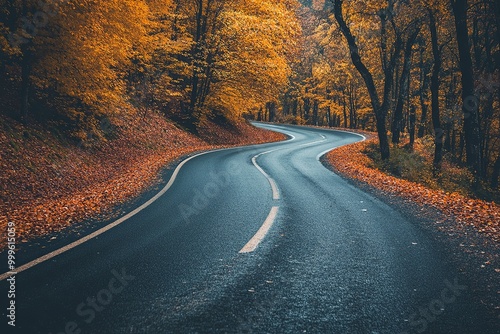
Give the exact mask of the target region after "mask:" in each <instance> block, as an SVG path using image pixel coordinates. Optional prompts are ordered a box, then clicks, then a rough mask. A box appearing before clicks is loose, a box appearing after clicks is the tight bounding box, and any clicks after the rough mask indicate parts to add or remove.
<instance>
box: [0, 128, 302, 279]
mask: <svg viewBox="0 0 500 334" xmlns="http://www.w3.org/2000/svg"><path fill="white" fill-rule="evenodd" d="M285 134H286V135H288V136H290V139H288V140H285V141H283V142H278V143H284V142H290V141H294V140H295V139H296V138H295V136H293V135H291V134H289V133H285ZM250 146H254V145H250ZM241 147H244V146H240V147H231V148H222V149H218V150H212V151H207V152H201V153H198V154H196V155H193V156H192V157H189V158H187V159H185V160H183V161H182V162H181V163H180V164H179V165H178V166H177V168H176V169H175V170H174V173H173V174H172V176H171V177H170V180H169V181H168V183H167V184H166V185H165V187H164V188H163V189H162V190H160V192H159V193H157V194H156V195H155V196H154V197H153V198H151V199H150V200H148V201H147V202H146V203H144V204H142V205H141V206H139V207H138V208H136V209H135V210H133V211H131V212H129V213H128V214H126V215H125V216H123V217H121V218H119V219H117V220H115V221H114V222H112V223H110V224H108V225H106V226H104V227H102V228H100V229H99V230H97V231H95V232H93V233H91V234H89V235H87V236H85V237H83V238H81V239H78V240H76V241H74V242H72V243H70V244H68V245H66V246H64V247H61V248H59V249H56V250H55V251H52V252H50V253H48V254H45V255H43V256H41V257H39V258H37V259H35V260H33V261H31V262H28V263H26V264H24V265H22V266H20V267H17V268H16V269H15V272H12V271H9V272H6V273H3V274H1V275H0V282H1V281H3V280H5V279H7V278H9V277H11V276H14V275H17V274H19V273H21V272H23V271H25V270H27V269H30V268H32V267H34V266H36V265H38V264H40V263H42V262H45V261H47V260H50V259H52V258H53V257H56V256H58V255H60V254H62V253H65V252H67V251H69V250H70V249H73V248H75V247H77V246H79V245H81V244H83V243H85V242H87V241H89V240H91V239H93V238H95V237H97V236H99V235H101V234H103V233H104V232H107V231H109V230H111V229H112V228H113V227H116V226H118V225H120V224H121V223H123V222H124V221H126V220H128V219H129V218H131V217H133V216H135V215H136V214H138V213H139V212H141V211H142V210H144V209H146V208H147V207H148V206H150V205H151V204H153V203H154V202H155V201H156V200H157V199H158V198H160V197H161V196H163V194H165V193H166V192H167V191H168V190H169V189H170V187H172V185H173V184H174V182H175V180H176V178H177V175H178V174H179V172H180V170H181V169H182V167H183V166H184V165H185V164H186V163H188V162H189V161H191V160H193V159H194V158H197V157H199V156H202V155H205V154H210V153H215V152H220V151H224V150H228V149H229V150H234V149H238V148H241Z"/></svg>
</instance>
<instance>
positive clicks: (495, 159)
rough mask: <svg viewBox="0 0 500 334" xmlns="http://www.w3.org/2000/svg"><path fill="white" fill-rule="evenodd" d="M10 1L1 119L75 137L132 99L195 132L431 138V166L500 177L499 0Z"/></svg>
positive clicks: (4, 7)
mask: <svg viewBox="0 0 500 334" xmlns="http://www.w3.org/2000/svg"><path fill="white" fill-rule="evenodd" d="M0 3H1V6H0V99H1V101H2V108H1V109H0V115H1V117H3V118H4V119H7V118H8V119H11V120H15V121H16V122H19V123H22V124H24V125H25V126H28V127H29V126H30V124H41V125H42V126H43V127H46V128H53V127H55V128H57V129H58V131H61V132H62V133H63V135H64V136H65V137H67V138H70V139H71V140H73V141H74V143H79V142H82V141H86V140H87V139H89V138H92V139H93V140H95V138H105V137H106V136H107V135H109V134H108V133H107V132H109V131H108V130H109V129H110V126H109V124H110V122H111V123H112V121H110V119H112V118H116V117H120V115H121V114H125V113H130V112H135V113H137V114H144V115H147V113H146V112H151V111H152V112H155V113H158V114H160V115H162V116H163V117H165V118H166V119H167V120H169V121H171V122H173V123H175V124H176V125H177V126H179V127H181V128H183V129H186V130H187V131H189V132H191V133H194V134H196V133H197V131H198V128H199V126H200V124H203V122H205V121H206V120H211V121H214V122H217V123H219V124H225V125H227V126H231V124H233V123H235V122H237V121H238V120H241V119H242V118H245V119H253V120H259V121H269V122H284V123H292V124H308V125H317V126H328V127H343V128H349V129H362V130H366V131H376V132H377V136H378V140H379V146H378V149H377V150H378V154H379V155H380V159H381V160H382V161H384V160H388V159H390V157H391V152H392V151H394V150H397V149H400V148H401V147H404V149H405V150H409V151H412V150H413V148H414V145H415V141H418V140H424V139H426V140H427V141H430V142H431V143H432V146H433V151H434V152H433V161H432V170H433V173H434V176H435V177H438V176H439V175H440V173H442V172H443V171H442V168H443V167H442V165H443V160H444V159H446V160H449V161H452V162H453V163H454V164H457V165H458V166H463V167H464V168H466V169H467V170H468V171H469V172H470V175H471V178H472V179H473V183H474V184H475V186H476V187H477V188H488V189H493V190H495V189H498V182H499V175H500V108H499V103H500V100H499V99H500V94H499V93H500V90H499V82H500V78H499V64H500V46H499V25H500V4H499V2H498V1H495V0H484V1H479V0H469V1H467V0H419V1H407V0H372V1H368V2H367V1H359V0H351V1H341V0H316V1H306V0H304V1H301V2H299V1H297V0H188V1H185V0H134V1H132V0H123V1H116V0H110V1H99V0H39V1H38V0H37V1H35V0H2V1H0ZM103 124H106V126H104V127H103ZM111 125H112V124H111Z"/></svg>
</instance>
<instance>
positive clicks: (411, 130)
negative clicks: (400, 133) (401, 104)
mask: <svg viewBox="0 0 500 334" xmlns="http://www.w3.org/2000/svg"><path fill="white" fill-rule="evenodd" d="M416 120H417V115H416V112H415V106H411V107H410V122H409V126H408V132H409V133H410V151H413V147H414V146H415V122H416Z"/></svg>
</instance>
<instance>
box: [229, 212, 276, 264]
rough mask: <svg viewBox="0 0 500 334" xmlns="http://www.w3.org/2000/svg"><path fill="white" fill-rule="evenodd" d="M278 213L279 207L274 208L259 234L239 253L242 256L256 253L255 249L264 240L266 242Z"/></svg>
mask: <svg viewBox="0 0 500 334" xmlns="http://www.w3.org/2000/svg"><path fill="white" fill-rule="evenodd" d="M278 211H279V207H277V206H273V208H272V209H271V212H269V215H268V216H267V218H266V220H265V221H264V224H262V226H261V227H260V228H259V230H258V231H257V233H255V235H254V236H253V237H252V239H250V241H249V242H247V244H246V245H245V246H244V247H243V248H242V249H241V250H240V251H239V253H240V254H246V253H251V252H253V251H255V249H257V247H258V246H259V244H260V243H261V242H262V240H264V238H265V237H266V235H267V233H268V232H269V230H270V229H271V227H272V226H273V224H274V221H275V219H276V216H277V215H278Z"/></svg>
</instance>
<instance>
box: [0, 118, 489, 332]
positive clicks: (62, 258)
mask: <svg viewBox="0 0 500 334" xmlns="http://www.w3.org/2000/svg"><path fill="white" fill-rule="evenodd" d="M258 126H260V127H263V128H268V129H272V130H275V131H280V132H283V133H285V134H287V135H288V136H289V139H288V140H287V141H285V142H280V143H271V144H264V145H257V146H249V147H240V148H231V149H225V150H219V151H214V152H209V153H205V154H200V155H197V156H194V157H192V158H190V159H188V160H184V162H182V163H181V164H179V165H177V166H176V168H174V169H172V170H169V171H168V172H167V174H166V176H167V180H170V182H168V183H165V184H164V185H162V186H161V187H164V188H163V190H162V189H158V191H156V193H158V192H159V191H161V192H160V193H159V194H157V196H156V197H154V198H153V199H151V200H150V198H151V197H150V198H146V199H145V200H144V203H142V206H140V207H139V209H136V210H135V211H133V212H132V214H129V215H128V216H127V217H126V218H127V219H121V220H119V221H115V222H110V224H111V225H106V226H107V227H106V226H101V228H102V229H101V230H98V229H96V230H95V231H92V232H93V234H91V235H90V236H89V237H87V238H86V239H83V240H81V239H77V238H75V237H73V239H71V238H70V239H71V240H69V239H68V240H69V241H64V240H63V241H61V242H64V243H65V244H59V245H58V247H56V248H55V246H53V245H48V246H47V247H46V249H45V252H43V251H40V250H37V251H31V250H29V249H28V250H25V251H23V252H20V254H19V260H18V261H22V262H19V264H27V265H26V266H24V267H21V268H20V270H23V271H21V272H19V273H18V274H17V275H16V296H15V301H16V311H15V314H16V327H15V328H14V327H10V326H6V325H7V320H8V318H7V317H6V316H7V314H8V311H7V310H6V308H7V307H8V305H7V303H6V302H3V304H2V308H1V313H2V319H3V320H2V326H4V325H5V326H6V329H7V331H1V332H2V333H53V334H56V333H58V334H59V333H75V334H78V333H107V334H109V333H360V334H362V333H368V334H381V333H495V332H498V329H497V328H495V327H493V325H494V324H493V323H492V321H491V316H490V315H489V314H488V313H487V312H486V310H485V309H483V307H482V305H481V304H480V303H479V302H477V301H476V298H474V292H473V289H471V286H470V284H469V283H468V282H467V281H464V279H463V278H462V276H461V275H460V274H459V272H458V271H457V269H456V268H454V267H453V265H451V264H450V262H449V261H448V260H447V258H446V257H445V255H444V254H443V252H442V250H441V248H440V246H439V245H438V244H437V243H436V242H434V241H433V239H432V238H431V237H430V236H429V235H428V234H427V233H424V232H423V231H422V230H421V229H419V227H418V226H417V225H416V224H414V223H412V222H411V221H408V220H407V219H405V218H404V217H403V216H402V215H401V214H400V213H399V212H398V211H397V210H395V209H394V208H392V207H390V206H388V205H386V204H384V203H383V202H382V201H380V200H379V199H377V198H375V197H373V196H372V195H370V194H367V193H366V192H364V191H362V190H360V189H358V188H356V187H355V186H353V185H352V184H350V183H349V182H347V181H346V180H344V179H342V178H341V177H339V176H338V175H336V174H334V173H333V172H332V171H330V170H329V169H327V168H325V166H323V164H322V163H321V161H320V158H321V156H323V155H324V154H325V153H326V152H327V151H329V150H331V149H333V148H335V147H339V146H342V145H346V144H350V143H353V142H356V141H359V140H363V138H362V136H360V135H356V134H352V133H347V132H341V131H330V130H322V129H313V128H305V127H296V126H277V125H267V124H258ZM161 187H160V188H161ZM153 195H154V194H153ZM148 200H149V201H148ZM68 245H69V246H68ZM63 246H66V247H65V248H62V249H61V247H63ZM52 251H54V252H55V253H52V254H51V255H49V256H45V257H42V256H43V255H46V253H50V252H52ZM0 260H1V261H3V262H2V263H6V260H5V252H4V254H2V257H1V258H0ZM2 268H3V271H2V273H3V272H5V271H6V270H5V269H4V268H5V266H3V267H2ZM7 277H8V276H7V275H5V274H4V275H2V276H1V277H0V278H1V279H2V281H1V282H0V291H1V293H2V294H3V295H7V291H8V288H9V282H8V281H7V280H6V278H7ZM1 300H2V301H5V300H6V298H5V296H2V299H1Z"/></svg>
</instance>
